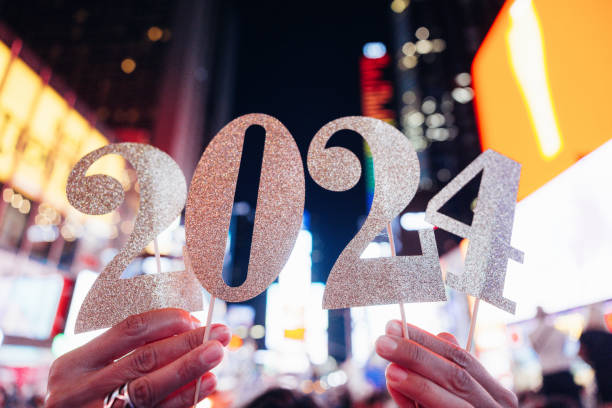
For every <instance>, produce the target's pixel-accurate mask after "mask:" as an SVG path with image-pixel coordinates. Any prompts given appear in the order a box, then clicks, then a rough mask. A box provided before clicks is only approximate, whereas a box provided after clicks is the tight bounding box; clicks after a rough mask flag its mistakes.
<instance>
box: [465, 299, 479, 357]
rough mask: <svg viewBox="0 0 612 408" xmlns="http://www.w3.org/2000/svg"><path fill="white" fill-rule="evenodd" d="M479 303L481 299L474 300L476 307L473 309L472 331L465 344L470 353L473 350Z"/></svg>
mask: <svg viewBox="0 0 612 408" xmlns="http://www.w3.org/2000/svg"><path fill="white" fill-rule="evenodd" d="M478 305H480V299H479V298H476V300H475V301H474V308H473V309H472V321H471V323H470V333H469V334H468V340H467V345H466V346H465V349H466V351H467V352H468V353H469V352H471V351H472V343H473V340H474V332H475V331H476V318H477V317H478Z"/></svg>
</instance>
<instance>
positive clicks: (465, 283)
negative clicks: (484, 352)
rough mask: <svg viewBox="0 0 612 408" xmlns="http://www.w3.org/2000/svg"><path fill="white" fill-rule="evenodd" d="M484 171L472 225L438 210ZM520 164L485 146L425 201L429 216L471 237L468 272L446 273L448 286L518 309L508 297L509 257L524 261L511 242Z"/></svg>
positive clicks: (498, 304) (459, 233)
mask: <svg viewBox="0 0 612 408" xmlns="http://www.w3.org/2000/svg"><path fill="white" fill-rule="evenodd" d="M481 171H482V179H481V182H480V188H479V190H478V199H477V203H476V207H475V208H474V217H473V220H472V224H471V225H466V224H464V223H462V222H460V221H457V220H456V219H454V218H451V217H449V216H446V215H444V214H442V213H439V212H438V210H439V209H440V208H441V207H442V206H443V205H444V203H446V202H447V201H448V200H450V198H451V197H452V196H454V195H455V194H457V192H458V191H459V190H461V188H463V187H464V186H465V185H466V184H467V183H468V182H469V181H470V180H472V179H473V178H474V177H476V175H477V174H478V173H480V172H481ZM520 175H521V165H520V164H519V163H517V162H515V161H514V160H511V159H509V158H508V157H506V156H503V155H501V154H499V153H497V152H495V151H493V150H487V151H485V152H483V153H482V154H481V155H480V156H478V157H477V158H476V159H475V160H474V161H473V162H472V163H470V164H469V165H468V166H467V167H466V168H465V169H463V171H462V172H461V173H459V174H458V175H457V176H456V177H455V178H454V179H452V180H451V181H450V182H449V183H448V184H447V185H446V186H445V187H444V188H443V189H442V190H440V192H439V193H438V194H436V195H435V196H434V197H433V198H432V199H431V200H430V201H429V203H428V205H427V212H426V220H427V221H428V222H430V223H432V224H434V225H436V226H438V227H440V228H442V229H445V230H447V231H449V232H451V233H453V234H456V235H459V236H460V237H463V238H467V239H468V240H469V244H468V249H467V253H466V256H465V272H464V273H463V274H461V275H456V274H453V273H448V274H447V275H446V284H447V285H448V286H450V287H451V288H453V289H455V290H458V291H460V292H463V293H467V294H468V295H471V296H475V297H477V298H479V299H482V300H485V301H487V302H489V303H491V304H492V305H494V306H497V307H499V308H500V309H503V310H505V311H507V312H510V313H514V311H515V309H516V303H515V302H513V301H511V300H508V299H506V298H504V296H503V293H504V281H505V279H506V268H507V266H508V259H513V260H515V261H517V262H521V263H522V262H523V253H522V252H521V251H519V250H517V249H515V248H512V247H511V246H510V238H511V236H512V223H513V221H514V208H515V206H516V195H517V192H518V185H519V177H520Z"/></svg>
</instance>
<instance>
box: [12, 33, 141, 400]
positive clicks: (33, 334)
mask: <svg viewBox="0 0 612 408" xmlns="http://www.w3.org/2000/svg"><path fill="white" fill-rule="evenodd" d="M0 34H1V35H0V121H1V122H0V141H1V150H0V182H1V183H2V201H0V280H1V281H2V283H1V285H0V291H1V293H0V311H1V312H0V331H1V333H2V335H3V346H2V349H1V350H0V375H1V376H2V377H3V384H16V385H17V386H18V387H21V388H22V391H23V392H24V393H26V394H27V393H35V394H37V395H41V392H42V391H44V390H41V389H40V387H41V386H44V383H45V381H41V378H39V377H41V376H43V374H42V373H44V372H45V371H47V370H48V365H49V364H50V362H51V361H52V359H53V355H52V353H51V352H50V346H51V342H52V339H53V337H54V336H55V335H57V334H58V333H61V332H63V330H64V326H65V319H66V314H67V311H68V306H69V304H70V299H71V296H72V290H73V286H74V280H75V277H76V275H77V273H78V272H79V271H80V270H81V269H83V268H85V267H86V268H90V269H94V270H99V267H100V265H101V264H102V263H103V259H101V254H103V253H104V250H105V249H106V248H108V247H110V246H112V245H113V242H114V241H115V240H120V239H121V237H120V235H123V234H120V232H121V231H120V229H121V228H122V224H121V223H120V218H121V217H120V215H119V212H114V213H112V214H108V215H105V216H98V217H88V216H85V215H83V214H81V213H79V212H77V211H76V210H74V209H72V208H71V206H70V205H69V204H68V201H67V198H66V180H67V178H68V174H69V172H70V170H71V169H72V167H73V166H74V164H75V163H76V162H77V161H78V159H79V158H80V157H82V156H83V155H85V154H87V153H89V152H90V151H92V150H94V149H97V148H98V147H101V146H103V145H105V144H107V143H109V136H108V135H109V134H110V133H109V132H108V131H107V130H105V129H104V128H102V127H98V126H96V123H95V122H94V120H93V117H92V115H91V113H90V112H88V111H87V110H86V108H84V107H83V106H82V105H81V104H80V103H78V101H77V98H76V96H75V95H74V94H73V93H72V92H70V91H69V90H67V89H66V88H65V87H64V86H63V85H62V84H61V82H60V81H56V80H55V78H54V77H53V74H52V72H51V71H50V70H49V69H47V68H45V67H44V66H42V65H41V64H40V63H39V62H38V61H37V60H36V58H35V57H34V56H33V55H32V53H31V52H29V50H28V49H27V48H26V47H25V46H24V45H23V42H22V40H21V39H19V38H16V37H14V36H12V35H11V34H10V33H9V32H8V30H7V29H5V28H2V30H0ZM105 134H106V136H105ZM90 173H103V174H108V175H110V176H113V177H115V178H116V179H118V180H120V181H121V182H122V184H123V186H124V188H125V190H130V189H131V187H132V180H130V179H129V177H128V176H127V173H126V172H125V171H124V162H123V160H122V159H121V158H120V157H118V156H107V157H105V158H103V159H101V160H99V161H98V162H96V163H95V165H94V166H92V168H91V170H90ZM136 209H137V201H136V202H134V200H126V204H125V205H123V206H122V207H121V208H120V210H119V211H120V212H121V213H123V214H125V215H127V216H129V215H130V214H133V212H134V211H135V210H136ZM9 379H10V380H9Z"/></svg>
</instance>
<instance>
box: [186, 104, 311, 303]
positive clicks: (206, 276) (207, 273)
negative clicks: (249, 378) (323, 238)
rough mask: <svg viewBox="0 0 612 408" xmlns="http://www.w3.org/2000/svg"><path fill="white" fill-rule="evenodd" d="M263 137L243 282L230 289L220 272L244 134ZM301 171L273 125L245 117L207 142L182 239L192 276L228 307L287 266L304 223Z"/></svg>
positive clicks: (295, 153) (286, 136) (267, 119)
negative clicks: (256, 132) (254, 129)
mask: <svg viewBox="0 0 612 408" xmlns="http://www.w3.org/2000/svg"><path fill="white" fill-rule="evenodd" d="M253 125H259V126H262V127H263V128H264V129H265V131H266V140H265V144H264V153H263V162H262V166H261V176H260V181H259V192H258V195H257V207H256V210H255V224H254V226H253V238H252V241H251V253H250V258H249V266H248V273H247V278H246V280H245V281H244V282H243V284H242V285H240V286H237V287H231V286H229V285H227V284H226V283H225V282H224V281H223V277H222V268H223V256H224V254H225V245H226V237H227V231H228V228H229V224H230V218H231V214H232V204H233V202H234V193H235V190H236V182H237V180H238V170H239V167H240V157H241V155H242V147H243V143H244V136H245V132H246V130H247V129H248V128H249V127H250V126H253ZM303 212H304V167H303V165H302V159H301V157H300V152H299V150H298V148H297V145H296V144H295V141H294V140H293V137H292V136H291V134H290V133H289V131H288V130H287V128H285V126H283V124H282V123H281V122H279V121H278V120H277V119H275V118H273V117H271V116H268V115H264V114H250V115H244V116H241V117H239V118H237V119H234V120H233V121H231V122H230V123H229V124H227V125H226V126H225V127H224V128H223V129H221V131H219V133H218V134H217V135H216V136H215V137H214V139H213V140H212V141H211V142H210V144H209V145H208V147H207V148H206V151H205V152H204V154H203V155H202V158H201V159H200V162H199V163H198V166H197V168H196V170H195V173H194V175H193V178H192V180H191V186H190V187H189V195H188V197H187V209H186V214H185V234H186V238H187V248H188V249H189V256H190V258H191V263H192V267H193V271H194V273H195V275H196V276H197V278H198V279H199V280H200V282H201V283H202V285H203V286H204V288H205V289H206V290H207V291H208V292H209V293H211V294H212V295H214V296H216V297H218V298H220V299H223V300H225V301H228V302H240V301H244V300H248V299H250V298H252V297H255V296H257V295H258V294H260V293H261V292H263V291H264V290H266V288H267V287H268V285H270V284H271V283H272V282H273V281H274V279H276V277H277V276H278V274H279V273H280V271H281V269H282V267H283V266H284V265H285V263H286V261H287V259H288V258H289V254H290V253H291V250H292V248H293V245H294V243H295V240H296V238H297V234H298V232H299V230H300V226H301V223H302V216H303Z"/></svg>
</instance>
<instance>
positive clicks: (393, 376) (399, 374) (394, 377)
mask: <svg viewBox="0 0 612 408" xmlns="http://www.w3.org/2000/svg"><path fill="white" fill-rule="evenodd" d="M387 378H388V379H389V381H393V382H401V381H405V380H406V378H408V373H407V372H406V371H404V370H402V369H401V368H400V367H398V366H396V365H395V364H391V365H389V366H388V367H387Z"/></svg>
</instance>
